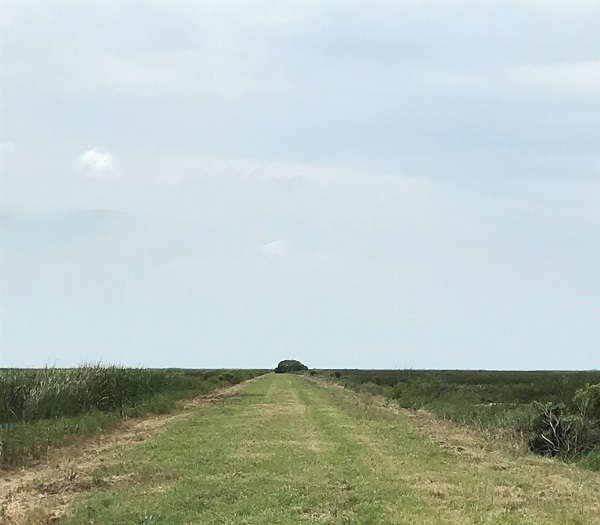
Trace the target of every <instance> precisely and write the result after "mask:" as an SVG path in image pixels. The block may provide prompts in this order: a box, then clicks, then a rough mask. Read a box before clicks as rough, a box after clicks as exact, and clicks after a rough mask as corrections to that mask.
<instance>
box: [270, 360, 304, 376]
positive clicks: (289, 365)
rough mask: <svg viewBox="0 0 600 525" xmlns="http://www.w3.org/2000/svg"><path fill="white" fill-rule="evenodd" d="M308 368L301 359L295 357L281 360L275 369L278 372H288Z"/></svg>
mask: <svg viewBox="0 0 600 525" xmlns="http://www.w3.org/2000/svg"><path fill="white" fill-rule="evenodd" d="M304 370H308V367H307V366H306V365H303V364H302V363H301V362H300V361H296V360H295V359H285V360H283V361H280V362H279V364H278V365H277V368H276V369H275V373H276V374H285V373H286V372H302V371H304Z"/></svg>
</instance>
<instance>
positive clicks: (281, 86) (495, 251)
mask: <svg viewBox="0 0 600 525" xmlns="http://www.w3.org/2000/svg"><path fill="white" fill-rule="evenodd" d="M542 7H543V9H542ZM6 12H7V13H8V15H7V16H6V17H5V18H4V19H3V21H2V22H1V23H2V41H1V44H0V45H1V51H0V53H1V56H0V58H1V59H2V62H3V65H5V66H6V67H3V68H2V71H1V72H0V75H1V76H0V82H1V85H2V91H3V100H2V115H3V126H4V129H3V130H2V136H3V137H8V138H10V141H5V142H2V144H3V145H5V144H9V142H10V143H11V144H13V143H14V144H15V145H17V147H15V148H8V146H7V147H5V146H2V155H3V160H2V173H1V175H2V180H1V185H2V187H1V190H2V191H1V194H2V197H1V199H2V201H1V204H2V210H4V211H3V214H2V220H0V233H1V235H2V247H3V249H2V265H3V271H2V275H1V281H0V285H1V286H2V296H3V301H2V333H1V343H2V347H3V353H2V360H3V364H5V365H7V366H8V365H29V364H36V365H38V364H44V363H45V362H54V361H56V360H58V361H59V362H60V363H61V364H65V365H67V364H72V363H74V362H77V361H78V360H93V359H103V360H104V361H111V360H112V361H121V362H123V361H126V362H129V363H131V364H138V363H140V362H144V363H146V364H150V365H156V366H169V365H172V366H207V367H211V366H271V365H272V364H273V363H276V362H277V361H278V360H279V359H280V358H282V357H281V356H282V355H288V354H289V355H294V356H298V357H300V358H302V359H303V361H306V362H307V363H308V364H310V365H311V366H324V367H325V366H348V367H393V366H412V367H434V368H441V367H475V368H480V367H493V368H546V367H548V368H589V367H594V366H596V362H595V355H596V346H597V344H596V343H597V341H598V336H600V333H599V329H598V327H597V324H598V323H597V319H598V317H599V314H600V311H599V309H600V303H599V302H598V299H597V298H598V297H599V296H600V281H599V280H598V277H597V268H598V266H599V264H600V248H599V247H600V242H599V241H600V238H599V233H598V232H600V212H599V210H600V157H599V156H598V151H597V145H598V141H599V140H600V126H599V125H598V122H600V89H599V88H600V65H599V64H600V57H599V56H598V53H597V51H596V50H597V49H600V37H599V36H598V31H597V27H598V26H599V25H600V8H599V7H598V5H597V4H596V3H595V2H575V3H570V4H569V5H566V4H565V5H562V4H556V3H554V4H548V5H546V4H544V5H543V6H542V4H540V3H538V2H533V1H531V2H529V1H528V2H519V3H499V4H498V3H472V2H449V3H439V2H436V3H428V2H425V3H423V2H402V3H397V2H381V3H377V4H368V5H367V4H351V5H350V4H346V5H342V4H338V3H332V2H321V3H304V2H299V3H286V4H281V5H276V4H261V5H259V4H248V5H243V6H240V5H239V4H236V5H234V4H223V3H201V4H191V3H175V4H173V3H163V2H155V3H150V4H148V5H145V6H144V7H143V8H141V7H140V5H139V4H138V3H136V2H121V3H119V4H118V5H117V4H114V5H112V4H108V3H106V2H91V3H85V4H71V5H69V6H68V7H67V6H57V5H53V6H51V7H50V6H49V5H46V4H45V3H43V2H38V3H16V2H13V3H11V2H9V3H8V4H7V10H6ZM94 144H102V145H103V147H105V148H106V149H105V150H101V149H97V148H91V146H92V145H94ZM7 148H8V149H10V151H8V149H7ZM5 150H6V151H5ZM109 152H110V153H109ZM113 153H116V154H117V155H118V167H117V162H116V160H115V157H114V155H113ZM81 173H85V174H87V175H88V176H81ZM116 177H118V178H119V183H118V184H110V183H107V181H106V180H103V179H107V178H116Z"/></svg>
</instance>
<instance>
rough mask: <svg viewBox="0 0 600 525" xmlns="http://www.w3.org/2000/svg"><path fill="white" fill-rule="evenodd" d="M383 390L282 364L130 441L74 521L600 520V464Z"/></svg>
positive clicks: (359, 523) (335, 524) (378, 523)
mask: <svg viewBox="0 0 600 525" xmlns="http://www.w3.org/2000/svg"><path fill="white" fill-rule="evenodd" d="M373 402H374V398H372V397H370V396H364V395H361V394H356V393H352V392H349V391H347V390H342V389H340V388H336V387H333V386H330V387H324V386H321V385H319V384H316V383H314V382H311V381H310V380H309V379H307V378H304V377H298V376H291V375H286V374H283V375H275V374H269V375H267V376H264V377H263V378H261V379H259V380H258V381H255V382H252V383H250V384H247V385H245V386H244V388H243V389H242V390H240V391H238V392H237V393H236V394H235V395H233V396H232V397H229V398H227V399H225V401H224V402H222V403H220V404H218V405H215V406H213V407H211V408H204V409H201V410H199V411H198V412H197V413H195V414H193V415H191V416H190V417H188V418H186V419H185V420H181V421H179V422H177V423H175V424H173V426H171V427H170V428H169V429H168V430H167V431H166V432H165V433H163V434H161V435H160V436H159V437H158V438H157V439H155V440H154V441H152V442H149V443H146V444H144V445H142V446H140V447H139V448H137V449H134V450H120V451H116V452H115V456H114V459H113V461H112V462H111V461H107V462H106V466H104V467H103V468H102V469H100V470H98V471H96V472H94V473H93V479H94V480H96V481H95V483H94V488H92V489H91V490H90V491H89V492H85V493H84V494H81V495H80V497H79V498H78V500H77V501H76V504H75V505H74V506H73V507H72V509H71V511H70V514H69V515H68V516H67V517H65V518H64V519H63V520H62V521H61V523H62V524H63V525H86V524H89V525H92V524H93V525H121V524H122V525H125V524H127V525H129V524H134V525H141V524H144V525H150V524H152V525H167V524H168V525H184V524H185V525H192V524H203V525H217V524H219V525H229V524H231V525H233V524H236V525H244V524H246V525H272V524H274V523H276V524H278V525H292V524H294V525H296V524H301V523H323V524H329V525H345V524H356V525H367V524H372V525H392V524H394V525H398V524H415V525H416V524H418V525H439V524H451V525H452V524H461V525H462V524H464V523H472V524H474V523H478V524H504V525H509V524H529V525H538V524H540V525H541V524H544V525H547V524H548V525H555V524H561V525H567V524H569V525H576V524H580V525H597V524H599V523H600V503H599V501H598V497H597V495H598V493H599V492H600V477H598V475H597V474H594V473H592V472H586V471H583V470H579V469H576V468H574V467H569V466H568V465H564V464H560V463H557V462H554V461H550V460H544V459H539V458H535V457H532V456H528V455H526V456H519V455H515V454H516V453H515V452H511V451H506V450H503V449H502V447H499V446H498V444H497V443H494V442H489V441H486V440H485V439H483V438H481V440H480V441H477V440H473V439H472V436H471V435H468V434H462V433H460V431H458V430H457V428H458V427H456V428H454V427H445V428H441V427H439V426H438V425H439V424H438V423H436V422H435V421H428V420H415V419H414V418H411V417H408V416H407V415H403V414H396V413H394V412H393V411H391V410H386V409H382V408H379V407H377V406H374V405H373V404H372V403H373ZM458 444H460V446H458Z"/></svg>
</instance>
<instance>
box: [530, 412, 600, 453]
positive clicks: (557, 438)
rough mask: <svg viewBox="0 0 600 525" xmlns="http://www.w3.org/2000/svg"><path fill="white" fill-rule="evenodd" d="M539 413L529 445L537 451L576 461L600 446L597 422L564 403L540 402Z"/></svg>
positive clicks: (533, 425) (532, 428)
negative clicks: (570, 408) (573, 410)
mask: <svg viewBox="0 0 600 525" xmlns="http://www.w3.org/2000/svg"><path fill="white" fill-rule="evenodd" d="M538 406H539V413H538V415H537V417H535V418H534V420H533V422H532V425H531V429H530V432H529V440H528V442H529V448H530V449H531V450H532V451H533V452H535V453H536V454H540V455H544V456H555V457H559V458H561V459H564V460H567V461H568V460H573V459H575V458H577V457H580V456H582V455H584V454H586V453H588V452H591V451H592V450H594V449H595V448H597V447H600V428H599V427H598V425H597V422H595V421H594V420H592V419H590V418H588V417H586V416H585V414H583V413H582V412H579V413H576V412H575V413H574V412H571V411H570V410H569V409H568V408H567V406H566V405H565V404H564V403H555V404H552V403H546V404H538Z"/></svg>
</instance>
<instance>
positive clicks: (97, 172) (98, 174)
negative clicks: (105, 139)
mask: <svg viewBox="0 0 600 525" xmlns="http://www.w3.org/2000/svg"><path fill="white" fill-rule="evenodd" d="M77 167H78V168H79V170H80V171H82V172H84V173H85V174H86V175H88V176H89V177H94V178H98V179H105V180H115V179H118V178H119V171H118V169H117V162H116V160H115V159H114V157H113V156H112V155H111V154H110V153H109V152H108V151H104V150H102V149H100V148H92V149H90V150H88V151H85V152H84V153H82V154H81V155H79V156H78V157H77Z"/></svg>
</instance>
